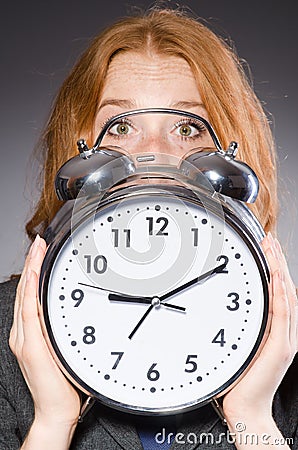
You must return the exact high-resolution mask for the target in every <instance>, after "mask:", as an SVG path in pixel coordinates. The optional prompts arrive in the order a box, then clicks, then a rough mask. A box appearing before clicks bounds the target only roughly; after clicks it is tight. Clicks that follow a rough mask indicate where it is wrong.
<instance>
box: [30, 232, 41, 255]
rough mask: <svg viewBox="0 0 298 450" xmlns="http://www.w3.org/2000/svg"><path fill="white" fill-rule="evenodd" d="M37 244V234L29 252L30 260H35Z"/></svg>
mask: <svg viewBox="0 0 298 450" xmlns="http://www.w3.org/2000/svg"><path fill="white" fill-rule="evenodd" d="M39 243H40V236H39V234H37V235H36V237H35V239H34V242H33V244H32V247H31V250H30V256H31V258H35V256H36V255H37V252H38V247H39Z"/></svg>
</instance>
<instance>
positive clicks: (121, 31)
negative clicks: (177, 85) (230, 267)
mask: <svg viewBox="0 0 298 450" xmlns="http://www.w3.org/2000/svg"><path fill="white" fill-rule="evenodd" d="M131 50H133V51H134V52H136V51H139V52H140V53H143V52H148V51H150V52H151V53H154V52H155V53H157V54H159V55H164V56H170V55H171V56H173V55H174V56H179V57H181V58H184V59H185V60H186V61H187V62H188V63H189V65H190V67H191V69H192V71H193V73H194V76H195V78H196V80H197V83H198V89H199V91H200V94H201V97H202V101H203V103H204V105H205V108H206V110H207V112H208V116H209V118H210V121H211V123H212V125H213V127H214V128H215V131H216V133H217V135H218V137H219V139H220V141H221V143H222V145H223V146H224V148H226V146H227V145H228V143H229V141H230V140H236V141H237V142H238V143H239V144H240V150H239V153H238V155H239V156H238V157H240V158H241V159H242V160H244V161H245V162H247V163H248V164H249V165H250V166H251V167H253V169H254V170H255V172H256V174H257V176H258V178H259V181H260V193H259V196H258V199H257V201H256V203H255V205H253V206H252V209H253V211H254V213H255V214H256V216H257V217H258V219H259V220H260V222H261V223H262V225H263V227H264V228H265V230H266V231H269V230H271V231H274V229H275V225H276V219H277V194H276V192H277V186H276V184H277V183H276V162H275V149H274V142H273V138H272V134H271V131H270V127H269V124H268V120H267V117H266V115H265V113H264V111H263V108H262V106H261V104H260V101H259V100H258V99H257V97H256V95H255V93H254V91H253V89H252V88H251V86H250V84H249V82H248V80H247V77H246V75H245V73H244V71H243V68H242V65H241V63H240V61H239V59H238V58H237V56H236V54H235V53H234V51H233V50H232V49H231V48H230V47H229V46H228V45H227V44H226V43H225V42H224V41H223V40H222V39H221V38H219V37H218V36H217V35H215V34H214V33H213V32H212V31H211V30H210V29H209V28H208V27H206V26H205V25H204V24H203V23H201V22H200V21H198V20H196V19H194V18H192V17H189V16H188V15H187V14H185V13H184V12H181V11H178V10H168V9H158V8H153V9H151V10H149V11H148V12H146V13H144V14H142V15H139V16H134V17H128V18H124V19H122V20H120V21H118V22H116V23H115V24H114V25H112V26H110V27H108V28H107V29H106V30H105V31H103V32H102V33H101V34H100V35H99V36H97V37H96V38H95V39H94V40H93V42H92V43H91V45H90V46H89V48H88V49H87V50H86V51H85V53H84V54H83V55H82V57H81V58H80V60H79V61H78V62H77V64H76V65H75V67H74V68H73V70H72V71H71V73H70V74H69V76H68V77H67V79H66V80H65V82H64V83H63V85H62V87H61V89H60V91H59V93H58V96H57V98H56V101H55V103H54V106H53V110H52V112H51V115H50V118H49V121H48V124H47V126H46V128H45V131H44V133H43V136H42V139H41V146H40V148H39V149H38V151H39V154H40V152H41V150H42V157H43V172H42V177H43V188H42V191H41V194H40V199H39V201H38V204H37V206H36V210H35V212H34V214H33V217H32V218H31V219H30V220H29V222H28V223H27V225H26V231H27V234H28V236H29V238H30V239H33V238H34V236H35V235H36V233H40V234H41V235H43V233H44V231H45V229H46V227H47V226H48V225H49V223H50V222H51V220H52V219H53V217H54V215H55V214H56V212H57V211H58V209H59V208H60V207H61V204H62V203H61V202H60V201H58V199H57V198H56V194H55V192H54V178H55V175H56V172H57V170H58V169H59V168H60V166H61V165H62V164H63V163H64V162H65V161H67V160H68V159H69V158H71V157H72V156H74V155H75V154H76V153H77V149H76V141H77V140H78V139H79V138H80V137H85V138H87V140H89V144H92V143H93V142H92V139H93V136H92V129H93V125H94V120H95V116H96V111H97V108H98V104H99V101H100V98H101V93H102V89H103V86H104V82H105V78H106V74H107V70H108V67H109V64H110V62H111V60H112V58H113V56H114V55H115V54H117V53H118V52H123V51H131Z"/></svg>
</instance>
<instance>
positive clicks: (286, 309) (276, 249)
mask: <svg viewBox="0 0 298 450" xmlns="http://www.w3.org/2000/svg"><path fill="white" fill-rule="evenodd" d="M263 248H264V251H265V254H266V258H267V260H268V263H269V267H270V272H271V283H270V284H271V288H272V308H273V317H274V320H273V321H272V325H271V330H270V339H271V340H276V342H279V343H280V345H281V346H283V350H284V351H281V353H282V356H283V358H284V359H285V360H289V361H291V360H292V359H293V357H294V355H295V353H296V352H297V326H298V325H297V296H296V289H295V287H294V283H293V281H292V279H291V276H290V273H289V268H288V265H287V262H286V259H285V257H284V254H283V252H282V250H281V246H280V244H279V242H278V241H277V239H273V237H272V236H271V234H270V233H269V234H268V235H267V237H266V238H265V239H264V241H263ZM281 350H282V348H281Z"/></svg>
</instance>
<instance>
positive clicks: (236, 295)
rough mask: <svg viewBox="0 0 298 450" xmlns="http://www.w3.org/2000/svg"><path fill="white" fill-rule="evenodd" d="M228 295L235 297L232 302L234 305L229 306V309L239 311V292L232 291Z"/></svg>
mask: <svg viewBox="0 0 298 450" xmlns="http://www.w3.org/2000/svg"><path fill="white" fill-rule="evenodd" d="M228 297H234V298H233V299H232V303H234V306H230V305H228V306H227V309H228V310H229V311H237V309H239V301H238V300H239V294H237V292H231V293H230V294H228Z"/></svg>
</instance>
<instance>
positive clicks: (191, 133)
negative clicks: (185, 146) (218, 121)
mask: <svg viewBox="0 0 298 450" xmlns="http://www.w3.org/2000/svg"><path fill="white" fill-rule="evenodd" d="M174 131H175V134H176V135H178V136H179V137H181V138H190V139H192V138H198V137H200V136H201V134H202V133H203V132H204V131H205V127H204V125H203V124H198V123H184V122H183V123H181V122H178V123H176V124H175V130H174Z"/></svg>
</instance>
